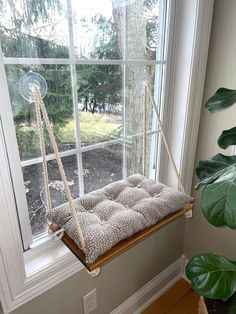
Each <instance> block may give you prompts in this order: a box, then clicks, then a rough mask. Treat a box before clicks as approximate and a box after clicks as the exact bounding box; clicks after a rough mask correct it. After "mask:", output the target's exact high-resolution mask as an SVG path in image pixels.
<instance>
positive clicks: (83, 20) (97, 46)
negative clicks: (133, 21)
mask: <svg viewBox="0 0 236 314" xmlns="http://www.w3.org/2000/svg"><path fill="white" fill-rule="evenodd" d="M116 4H119V12H123V7H122V5H121V4H122V1H120V0H118V1H114V0H99V1H97V0H87V1H77V0H73V1H72V7H73V22H74V40H75V43H74V44H75V47H76V48H75V54H76V57H77V58H80V59H121V50H120V45H119V34H120V32H121V29H123V27H122V28H121V25H120V23H123V21H122V20H119V19H118V16H116V15H114V12H115V11H114V10H113V6H114V5H116ZM120 5H121V6H120ZM122 15H123V13H122Z"/></svg>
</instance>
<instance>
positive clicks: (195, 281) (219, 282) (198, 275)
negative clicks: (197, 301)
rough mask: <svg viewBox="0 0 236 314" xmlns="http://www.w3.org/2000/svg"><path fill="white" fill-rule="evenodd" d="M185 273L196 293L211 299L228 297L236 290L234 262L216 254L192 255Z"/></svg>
mask: <svg viewBox="0 0 236 314" xmlns="http://www.w3.org/2000/svg"><path fill="white" fill-rule="evenodd" d="M186 275H187V277H188V279H189V280H190V281H191V284H192V287H193V289H194V290H195V291H196V292H197V293H198V294H200V295H203V296H205V297H208V298H211V299H228V298H229V297H231V296H232V295H233V294H234V292H235V291H236V264H235V263H234V262H231V261H230V260H228V259H227V258H225V257H223V256H220V255H217V254H213V253H205V254H200V255H197V256H194V257H192V258H191V259H190V260H189V262H188V264H187V267H186Z"/></svg>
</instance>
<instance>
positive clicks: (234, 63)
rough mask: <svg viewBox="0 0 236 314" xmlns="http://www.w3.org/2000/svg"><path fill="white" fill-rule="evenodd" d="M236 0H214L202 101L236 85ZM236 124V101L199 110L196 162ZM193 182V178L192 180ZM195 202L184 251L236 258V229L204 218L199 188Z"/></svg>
mask: <svg viewBox="0 0 236 314" xmlns="http://www.w3.org/2000/svg"><path fill="white" fill-rule="evenodd" d="M235 14H236V1H235V0H226V1H223V0H215V4H214V13H213V25H212V33H211V41H210V50H209V56H208V64H207V74H206V80H205V89H204V102H205V101H206V100H207V99H208V98H209V97H210V96H211V95H212V94H213V93H214V92H215V90H216V89H218V88H219V87H227V88H232V89H236V39H235V38H236V37H235V36H236V18H235ZM233 126H236V105H235V106H234V107H231V108H230V109H228V110H226V111H223V112H220V113H215V114H210V113H209V112H208V111H207V110H206V109H203V110H202V115H201V122H200V129H199V138H198V146H197V154H196V164H197V163H198V161H199V160H200V159H207V158H208V157H209V156H213V155H215V154H216V153H218V152H221V153H225V151H223V150H219V148H218V147H217V143H216V141H217V138H218V136H219V135H220V134H221V132H222V130H223V129H228V128H231V127H233ZM194 183H196V178H195V180H194ZM194 196H195V198H196V206H195V210H194V218H193V219H192V220H189V221H188V222H187V224H186V230H185V244H184V252H185V254H186V255H187V256H192V255H194V254H197V253H199V252H207V251H213V252H218V253H220V254H223V255H226V256H228V257H230V258H234V259H236V250H235V240H236V231H232V230H229V229H227V228H215V227H213V226H211V225H209V224H208V223H207V222H206V220H205V219H204V217H203V215H202V213H201V209H200V206H199V199H200V192H199V191H197V192H194Z"/></svg>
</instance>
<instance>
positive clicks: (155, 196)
mask: <svg viewBox="0 0 236 314" xmlns="http://www.w3.org/2000/svg"><path fill="white" fill-rule="evenodd" d="M143 88H144V104H143V106H144V134H143V174H142V175H141V174H134V175H131V176H129V177H127V178H126V179H125V180H121V181H117V182H113V183H111V184H108V185H106V186H105V187H103V188H101V189H99V190H96V191H93V192H90V193H88V194H85V195H84V196H81V197H79V198H77V199H75V200H73V199H72V196H71V192H70V189H69V186H68V182H67V180H66V176H65V171H64V168H63V165H62V161H61V157H60V154H59V151H58V147H57V143H56V140H55V137H54V134H53V130H52V127H51V123H50V121H49V118H48V114H47V110H46V108H45V105H44V103H43V100H42V99H43V97H44V96H45V95H46V93H47V83H46V81H45V79H44V78H43V77H42V76H41V75H39V74H38V73H34V72H29V73H27V74H25V75H24V76H23V77H22V78H21V79H20V82H19V90H20V93H21V94H22V96H23V97H24V98H25V99H26V100H28V101H30V102H34V103H35V110H36V120H37V128H38V134H39V143H40V150H41V155H42V164H43V179H44V188H45V194H46V199H47V208H46V211H47V214H46V216H47V220H48V222H49V231H50V232H51V234H52V235H53V236H54V237H56V238H57V239H61V240H62V241H63V243H64V244H65V245H66V246H67V247H68V248H69V249H70V250H71V252H72V253H73V254H74V255H75V256H76V257H77V258H78V259H79V260H80V261H81V263H82V264H83V265H84V266H85V267H86V268H87V270H88V271H89V272H91V274H94V275H97V274H98V273H99V272H100V267H101V266H103V265H105V264H106V263H108V262H109V261H111V260H112V259H114V258H115V257H117V256H118V255H120V254H122V253H123V252H125V251H127V250H128V249H130V248H131V247H133V246H134V245H136V244H137V243H139V242H141V241H142V240H144V239H146V238H147V237H149V236H150V235H152V234H153V233H155V232H156V231H157V230H159V229H161V228H163V227H164V226H166V225H168V224H169V223H171V222H172V221H174V220H176V219H177V218H178V217H180V216H182V215H183V214H185V215H186V217H191V216H192V208H193V198H192V197H190V196H188V195H186V193H185V190H184V187H183V184H182V182H181V178H180V175H179V172H178V170H177V167H176V165H175V161H174V159H173V156H172V154H171V151H170V148H169V145H168V142H167V139H166V136H165V134H164V130H163V126H162V123H161V120H160V115H159V112H158V108H157V106H156V103H155V101H154V98H153V96H152V94H151V91H150V87H149V84H148V82H144V84H143ZM148 98H149V99H150V101H151V103H152V106H153V109H154V111H155V113H156V116H157V120H158V123H159V128H160V132H161V135H162V139H163V142H164V145H165V148H166V150H167V154H168V156H169V159H170V162H171V164H172V166H173V169H174V172H175V174H176V176H177V179H178V182H179V186H180V188H181V190H182V192H179V191H176V190H174V189H172V188H169V187H167V186H165V185H164V184H162V183H159V182H156V181H154V180H150V179H148V178H147V177H146V176H145V168H146V167H145V165H146V159H147V158H146V138H147V117H146V111H147V110H146V106H147V99H148ZM42 120H43V121H44V123H45V126H46V129H47V131H48V135H49V138H50V142H51V145H52V148H53V151H54V154H55V157H56V161H57V164H58V167H59V171H60V175H61V178H62V181H63V184H64V191H65V194H66V197H67V199H68V203H65V204H62V205H60V206H58V207H56V208H52V206H51V197H50V191H49V179H48V169H47V160H46V149H45V140H44V131H43V125H42Z"/></svg>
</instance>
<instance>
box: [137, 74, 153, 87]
mask: <svg viewBox="0 0 236 314" xmlns="http://www.w3.org/2000/svg"><path fill="white" fill-rule="evenodd" d="M150 83H151V78H150V74H149V73H148V72H147V71H146V70H144V71H142V72H140V74H139V76H138V77H137V88H138V90H139V91H141V92H144V88H145V85H150Z"/></svg>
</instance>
